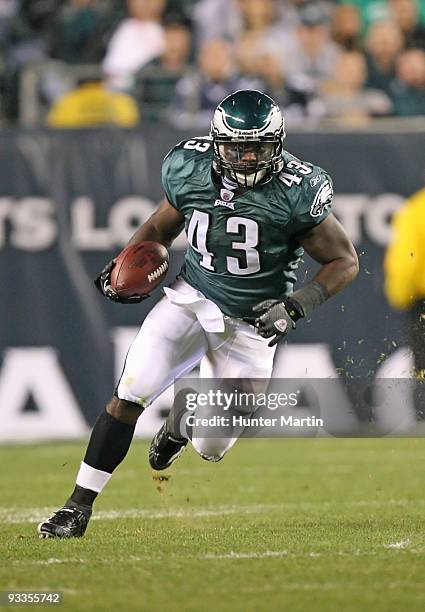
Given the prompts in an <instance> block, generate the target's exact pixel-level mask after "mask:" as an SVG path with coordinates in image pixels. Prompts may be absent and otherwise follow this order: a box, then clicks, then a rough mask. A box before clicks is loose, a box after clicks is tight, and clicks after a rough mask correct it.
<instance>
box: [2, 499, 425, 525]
mask: <svg viewBox="0 0 425 612" xmlns="http://www.w3.org/2000/svg"><path fill="white" fill-rule="evenodd" d="M412 503H414V504H415V505H416V506H417V505H418V503H419V504H421V505H422V503H425V500H424V501H423V502H422V501H419V502H418V501H417V500H415V501H414V502H412V501H410V500H407V499H389V500H382V501H380V500H357V501H354V502H343V501H327V502H299V503H298V502H286V503H281V504H250V505H241V506H232V505H228V506H226V505H223V506H213V507H204V508H196V507H194V508H169V509H167V510H153V509H152V510H149V509H146V508H130V509H127V510H99V511H95V513H94V514H93V518H92V520H95V521H96V520H97V521H105V520H117V519H167V518H177V519H178V518H203V517H210V516H211V517H214V516H225V515H231V514H261V513H264V512H273V511H275V512H280V511H282V512H284V511H285V510H288V511H290V510H297V511H300V512H303V511H308V510H320V509H321V508H322V509H323V510H325V509H330V508H335V507H339V508H344V507H345V508H350V507H387V506H402V507H404V506H408V505H409V504H412ZM57 509H58V508H51V507H44V508H16V507H0V524H1V523H3V524H15V523H38V522H40V521H42V520H43V519H46V518H47V517H49V516H51V514H52V513H53V512H54V511H55V510H57Z"/></svg>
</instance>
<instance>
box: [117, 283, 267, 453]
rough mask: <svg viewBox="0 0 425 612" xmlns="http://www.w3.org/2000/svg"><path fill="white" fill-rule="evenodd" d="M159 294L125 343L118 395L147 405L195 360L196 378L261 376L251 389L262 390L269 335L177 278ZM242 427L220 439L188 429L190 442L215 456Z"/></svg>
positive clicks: (184, 373)
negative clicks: (127, 344) (130, 340)
mask: <svg viewBox="0 0 425 612" xmlns="http://www.w3.org/2000/svg"><path fill="white" fill-rule="evenodd" d="M165 293H166V295H165V296H164V297H163V298H162V299H161V300H160V301H159V302H158V303H157V304H156V306H155V307H154V308H153V309H152V310H151V312H150V313H149V315H148V316H147V317H146V319H145V320H144V322H143V325H142V326H141V328H140V331H139V333H138V335H137V336H136V338H135V340H134V341H133V343H132V345H131V346H130V349H129V351H128V354H127V358H126V361H125V366H124V371H123V373H122V375H121V378H120V381H119V384H118V387H117V395H118V397H119V398H120V399H125V400H128V401H130V402H135V403H137V404H141V405H143V406H145V407H147V406H149V404H151V403H152V402H153V401H154V400H155V399H156V398H157V397H158V396H159V395H161V393H162V392H163V391H164V390H165V389H167V388H168V387H169V386H170V385H172V384H173V383H174V381H175V380H176V379H178V378H180V377H183V376H185V375H188V374H189V373H190V372H191V371H192V370H193V368H195V367H196V366H197V365H198V364H200V376H201V378H218V379H221V378H231V379H235V378H236V379H239V378H242V379H252V378H256V379H265V380H264V385H263V388H257V386H256V389H255V390H256V391H257V392H264V391H265V390H266V389H265V387H266V386H267V381H268V379H269V378H270V377H271V373H272V369H273V357H274V353H275V350H276V347H269V346H268V342H269V340H267V339H264V338H261V336H259V335H258V334H257V333H256V332H255V329H254V327H253V326H252V325H249V324H248V323H246V322H244V321H242V320H241V319H234V318H231V317H228V316H225V315H223V313H222V312H221V311H220V309H219V308H218V306H217V305H216V304H214V303H213V302H211V301H210V300H207V298H205V296H204V295H203V294H202V293H200V292H199V291H197V290H196V289H194V288H193V287H191V286H190V285H189V284H188V283H186V282H185V281H184V280H183V279H177V280H176V281H175V282H174V283H173V284H172V286H171V288H165ZM260 384H261V383H260ZM195 413H196V411H195ZM243 429H244V428H243V427H241V428H239V429H235V430H233V431H232V434H231V436H229V435H223V437H222V438H221V437H217V436H215V437H197V436H196V430H195V429H194V431H193V437H192V444H193V446H194V447H195V449H196V450H197V451H198V453H199V454H200V455H202V456H203V457H204V458H205V459H210V460H212V461H218V460H219V459H221V458H222V457H223V455H224V453H225V452H227V450H229V448H231V446H233V444H234V443H235V442H236V440H237V439H238V437H239V436H240V435H241V433H242V431H243Z"/></svg>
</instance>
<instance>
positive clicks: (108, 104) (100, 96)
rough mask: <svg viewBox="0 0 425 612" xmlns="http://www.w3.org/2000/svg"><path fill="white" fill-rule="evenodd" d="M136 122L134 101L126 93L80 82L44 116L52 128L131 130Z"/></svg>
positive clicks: (100, 84)
mask: <svg viewBox="0 0 425 612" xmlns="http://www.w3.org/2000/svg"><path fill="white" fill-rule="evenodd" d="M139 121H140V116H139V109H138V107H137V104H136V102H135V100H134V99H133V98H132V97H131V96H129V95H127V94H124V93H118V92H114V91H110V90H108V89H107V88H106V87H105V86H104V85H103V83H101V82H88V83H84V84H83V85H80V86H79V87H78V88H77V89H74V90H73V91H71V92H70V93H68V94H65V95H64V96H62V97H61V98H59V100H58V101H57V102H56V103H55V104H54V105H53V107H52V108H51V110H50V112H49V114H48V116H47V125H49V126H50V127H54V128H89V127H96V126H100V125H117V126H121V127H132V126H134V125H137V124H138V123H139Z"/></svg>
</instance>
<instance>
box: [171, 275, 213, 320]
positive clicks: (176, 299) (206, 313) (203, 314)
mask: <svg viewBox="0 0 425 612" xmlns="http://www.w3.org/2000/svg"><path fill="white" fill-rule="evenodd" d="M173 286H174V288H173V289H171V288H170V287H164V292H165V295H166V296H167V298H168V299H169V300H170V302H171V303H172V304H177V305H178V306H184V307H185V308H187V309H188V310H190V311H192V312H193V313H194V315H195V316H196V318H197V319H198V321H199V323H200V324H201V325H202V327H203V329H204V330H205V331H206V332H224V319H223V313H222V312H221V310H220V308H219V307H218V306H217V304H214V302H211V300H208V299H207V298H206V297H205V296H204V295H202V293H201V292H200V291H197V290H196V289H194V288H193V287H191V286H190V285H188V283H186V282H185V281H184V280H183V279H179V280H178V281H177V282H176V283H175V284H174V285H173Z"/></svg>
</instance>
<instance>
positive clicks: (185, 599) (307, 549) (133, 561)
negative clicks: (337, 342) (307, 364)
mask: <svg viewBox="0 0 425 612" xmlns="http://www.w3.org/2000/svg"><path fill="white" fill-rule="evenodd" d="M82 452H83V446H82V445H78V444H61V445H56V444H55V445H53V444H51V445H41V446H20V447H16V446H6V447H2V448H0V464H1V466H2V470H1V476H0V494H1V501H0V506H1V507H0V523H1V525H0V559H1V566H0V590H12V589H13V590H17V589H23V590H40V589H54V590H60V591H63V593H64V605H62V606H60V609H61V610H70V611H72V612H75V611H79V610H113V609H115V608H118V609H122V610H123V611H126V610H138V611H140V610H142V611H144V610H146V611H150V612H156V611H161V612H168V611H178V612H189V611H196V612H198V611H201V610H207V611H210V610H214V611H232V612H239V611H240V612H247V611H249V612H251V611H263V610H264V611H267V612H269V611H275V610H276V611H277V610H279V611H281V610H288V611H290V612H297V611H303V612H308V611H310V610H314V611H320V612H321V611H325V612H328V611H331V610H338V611H339V612H342V611H348V610H349V611H353V612H354V611H355V612H364V611H369V610H370V611H372V610H373V612H381V611H382V612H384V611H385V612H388V611H392V610H397V611H399V610H400V609H404V610H409V611H413V610H421V611H422V610H424V609H425V531H424V527H425V521H424V517H423V513H424V510H425V503H424V500H425V486H424V480H425V470H424V465H425V440H422V439H378V440H373V439H363V440H343V439H317V440H313V439H310V440H308V439H304V440H273V441H267V440H246V441H243V442H239V444H238V445H236V447H235V448H234V449H233V450H232V451H231V452H230V453H229V454H228V455H227V456H226V458H225V459H224V460H223V461H222V462H220V463H218V464H209V463H207V462H205V461H203V460H201V459H200V458H199V457H198V456H197V455H196V454H195V452H194V451H193V450H192V449H189V450H188V451H187V452H186V453H185V454H184V455H183V457H182V458H181V459H179V461H178V462H177V463H176V464H175V465H174V466H173V468H172V469H171V470H170V471H169V472H168V473H167V475H168V476H169V479H168V480H163V481H161V480H158V479H157V477H158V474H154V473H153V472H152V471H151V470H150V468H149V466H148V463H147V445H146V444H145V443H140V442H137V443H135V444H134V445H133V447H132V449H131V452H130V454H129V456H128V458H127V460H126V461H125V463H124V464H123V465H122V466H121V468H120V469H119V471H118V472H117V473H116V475H115V476H114V478H113V479H112V481H111V483H110V484H109V486H108V488H107V490H106V491H105V492H104V494H103V495H102V497H101V498H100V499H99V500H98V502H97V505H96V510H97V513H96V514H95V515H94V516H95V520H92V521H91V523H90V526H89V528H88V531H87V534H86V536H85V537H84V538H82V539H80V540H74V541H64V540H62V541H52V540H39V539H38V537H37V535H36V531H35V528H36V523H37V522H38V520H39V519H40V518H43V517H45V516H47V515H48V514H49V511H50V510H51V509H57V507H58V505H60V504H62V502H63V501H64V500H65V497H66V495H67V494H68V492H69V491H70V489H71V486H72V485H73V482H74V477H75V472H76V469H77V466H78V463H79V461H80V459H81V456H82ZM37 608H38V606H37ZM20 609H22V608H20Z"/></svg>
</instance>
